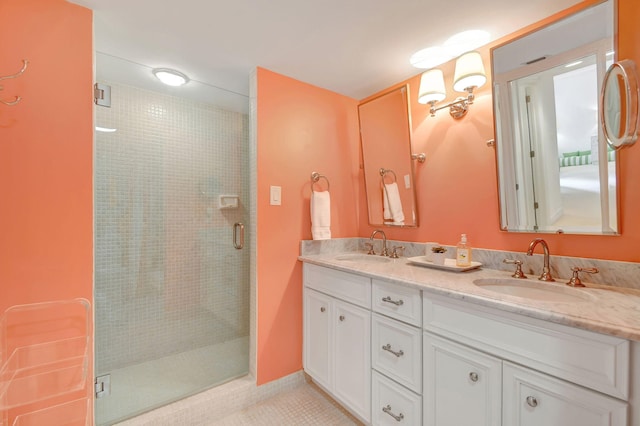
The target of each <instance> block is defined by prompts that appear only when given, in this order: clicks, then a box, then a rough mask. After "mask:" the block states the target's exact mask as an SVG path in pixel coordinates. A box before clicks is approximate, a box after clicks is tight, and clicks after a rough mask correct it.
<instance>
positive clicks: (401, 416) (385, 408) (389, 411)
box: [382, 405, 404, 422]
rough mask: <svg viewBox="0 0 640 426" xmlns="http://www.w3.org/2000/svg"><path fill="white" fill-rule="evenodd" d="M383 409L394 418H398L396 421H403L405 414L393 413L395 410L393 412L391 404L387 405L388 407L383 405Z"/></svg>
mask: <svg viewBox="0 0 640 426" xmlns="http://www.w3.org/2000/svg"><path fill="white" fill-rule="evenodd" d="M382 411H384V412H385V413H387V414H388V415H390V416H391V417H393V418H394V419H396V422H401V421H402V419H404V414H402V413H400V414H398V415H397V416H396V415H395V414H393V412H391V406H390V405H387V406H386V407H382Z"/></svg>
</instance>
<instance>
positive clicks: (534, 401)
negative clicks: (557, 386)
mask: <svg viewBox="0 0 640 426" xmlns="http://www.w3.org/2000/svg"><path fill="white" fill-rule="evenodd" d="M527 404H529V407H534V408H535V407H537V406H538V400H537V399H536V397H535V396H528V397H527Z"/></svg>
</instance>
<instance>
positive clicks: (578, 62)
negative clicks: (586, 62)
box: [564, 61, 582, 68]
mask: <svg viewBox="0 0 640 426" xmlns="http://www.w3.org/2000/svg"><path fill="white" fill-rule="evenodd" d="M581 63H582V61H575V62H571V63H569V64H567V65H565V66H564V67H565V68H573V67H575V66H577V65H580V64H581Z"/></svg>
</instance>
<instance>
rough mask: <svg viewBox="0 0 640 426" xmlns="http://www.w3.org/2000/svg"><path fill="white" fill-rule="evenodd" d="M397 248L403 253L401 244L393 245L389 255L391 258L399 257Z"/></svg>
mask: <svg viewBox="0 0 640 426" xmlns="http://www.w3.org/2000/svg"><path fill="white" fill-rule="evenodd" d="M398 250H402V254H404V247H403V246H393V249H392V250H391V255H390V256H389V257H390V258H392V259H397V258H399V257H400V256H398Z"/></svg>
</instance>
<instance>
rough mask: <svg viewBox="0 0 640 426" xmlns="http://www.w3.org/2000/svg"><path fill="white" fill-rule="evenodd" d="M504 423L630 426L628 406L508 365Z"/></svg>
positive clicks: (504, 375) (516, 425) (515, 425)
mask: <svg viewBox="0 0 640 426" xmlns="http://www.w3.org/2000/svg"><path fill="white" fill-rule="evenodd" d="M503 382H504V385H503V419H504V424H505V425H513V426H540V425H544V426H573V425H576V426H578V425H579V426H627V404H626V403H624V402H622V401H620V400H617V399H614V398H611V397H609V396H606V395H603V394H600V393H597V392H594V391H591V390H588V389H585V388H582V387H579V386H576V385H573V384H570V383H567V382H564V381H562V380H559V379H556V378H553V377H551V376H547V375H545V374H542V373H538V372H536V371H533V370H529V369H527V368H524V367H520V366H517V365H515V364H511V363H509V362H506V361H505V362H504V367H503Z"/></svg>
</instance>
